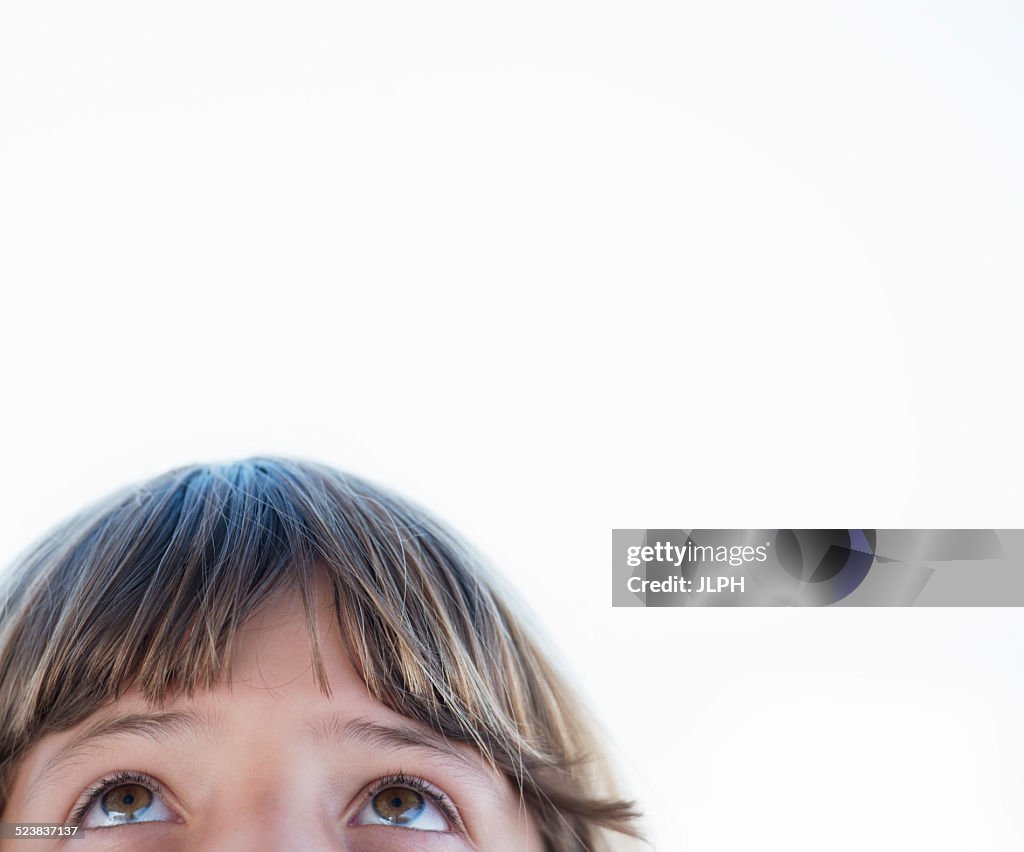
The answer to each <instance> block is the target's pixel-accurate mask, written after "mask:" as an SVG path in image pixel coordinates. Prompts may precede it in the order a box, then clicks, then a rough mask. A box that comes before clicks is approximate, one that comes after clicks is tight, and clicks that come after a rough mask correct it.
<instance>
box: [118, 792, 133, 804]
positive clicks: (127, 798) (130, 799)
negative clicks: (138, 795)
mask: <svg viewBox="0 0 1024 852" xmlns="http://www.w3.org/2000/svg"><path fill="white" fill-rule="evenodd" d="M121 801H122V802H124V803H125V804H126V805H130V804H131V803H132V802H134V801H135V797H134V796H133V795H132V794H131V793H128V794H127V795H126V796H125V797H124V798H123V799H122V800H121Z"/></svg>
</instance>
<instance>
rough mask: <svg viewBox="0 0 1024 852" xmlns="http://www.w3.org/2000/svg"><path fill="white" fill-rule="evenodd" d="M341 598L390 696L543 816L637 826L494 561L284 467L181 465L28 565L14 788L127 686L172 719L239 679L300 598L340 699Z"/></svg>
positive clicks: (351, 492) (365, 661)
mask: <svg viewBox="0 0 1024 852" xmlns="http://www.w3.org/2000/svg"><path fill="white" fill-rule="evenodd" d="M325 589H326V590H327V592H328V594H330V595H331V598H332V599H331V601H330V604H331V610H332V611H333V613H334V617H335V621H336V628H337V630H338V631H339V632H340V635H341V639H342V641H343V643H344V646H345V649H346V651H347V653H348V655H349V658H350V660H351V662H352V664H353V666H354V667H355V669H356V671H357V672H358V673H359V675H360V677H361V678H362V679H363V681H364V682H365V684H366V686H367V688H368V690H369V692H370V694H371V695H373V697H375V698H376V699H377V700H379V701H381V702H382V703H383V704H384V705H386V706H388V707H389V708H391V709H392V710H394V711H396V712H398V713H401V714H402V715H404V716H406V717H409V718H411V719H416V720H418V721H421V722H423V723H424V724H426V725H428V726H429V727H430V728H432V729H433V730H436V731H438V732H440V733H442V734H444V735H445V736H447V737H449V738H452V739H453V740H456V741H460V742H465V743H469V744H471V745H473V746H474V747H475V748H476V749H478V750H479V752H480V753H481V754H482V755H483V756H484V758H485V759H486V760H488V761H489V762H490V763H491V764H492V765H493V766H494V767H495V768H497V769H499V770H500V771H501V772H502V773H504V774H505V775H506V776H508V777H509V778H510V779H511V780H512V781H513V782H514V783H515V784H516V786H517V787H518V788H519V790H520V791H521V792H522V793H523V795H524V796H525V797H526V798H527V799H528V800H529V801H530V802H531V803H532V804H533V805H534V808H535V810H536V811H537V812H538V813H539V814H541V815H542V816H543V814H544V813H546V812H547V813H548V814H549V816H550V815H552V814H555V815H556V816H557V818H558V819H559V820H561V821H562V822H565V821H566V815H565V813H562V812H563V811H564V812H566V813H572V812H577V813H578V812H581V811H583V812H586V813H587V814H588V819H590V820H592V821H595V822H596V823H599V824H608V825H616V824H618V823H621V822H623V821H624V820H626V819H628V818H629V817H631V816H632V811H630V810H629V807H628V805H626V804H625V803H622V802H619V801H610V800H599V799H597V798H594V797H593V795H592V793H593V791H592V790H591V789H589V785H588V783H587V781H586V779H587V777H588V776H589V775H590V774H592V773H591V771H590V770H589V769H586V768H585V766H586V764H587V761H588V757H589V755H588V754H587V753H586V751H587V749H586V743H585V740H583V739H581V735H580V732H579V724H578V721H579V720H578V718H577V716H576V711H575V710H574V709H573V707H572V704H571V702H570V701H569V699H568V698H567V696H566V695H565V694H559V693H560V692H561V690H560V689H559V682H558V679H557V676H556V675H555V673H554V672H553V671H551V669H550V667H549V665H548V663H547V661H546V659H545V658H544V656H543V655H542V654H541V653H540V652H539V651H538V650H537V646H536V645H535V643H534V642H533V641H532V640H531V638H530V637H529V636H527V635H526V634H525V633H524V632H523V630H522V628H521V626H520V624H519V622H518V620H517V619H516V618H515V617H514V616H513V614H512V613H511V612H510V611H509V610H508V609H507V607H506V605H505V603H504V601H503V600H501V598H500V597H499V596H498V595H496V594H495V592H494V586H493V580H491V579H490V578H488V577H487V576H486V572H485V570H484V568H483V566H482V565H481V563H480V560H479V558H478V557H476V556H475V555H474V554H472V553H471V552H470V551H469V550H468V549H467V548H466V547H465V546H464V545H463V544H461V543H460V542H459V541H457V540H456V539H455V538H454V537H453V536H452V535H451V534H450V533H449V532H448V531H447V530H446V529H445V528H443V527H442V526H441V525H439V524H438V523H436V522H435V521H434V520H433V519H432V518H431V517H430V516H429V515H427V514H426V513H425V512H423V511H421V510H420V509H418V508H416V507H414V506H412V505H411V504H410V503H408V502H407V501H404V500H400V499H399V498H397V497H395V496H393V495H391V494H389V493H387V492H385V491H383V490H382V489H379V488H377V487H375V486H372V485H370V484H368V483H366V482H364V481H362V480H360V479H357V478H355V477H352V476H348V475H344V474H341V473H339V472H338V471H335V470H333V469H331V468H328V467H325V466H322V465H317V464H314V463H310V462H298V461H292V460H286V459H272V458H257V459H250V460H247V461H244V462H238V463H233V464H227V465H196V466H192V467H187V468H182V469H180V470H176V471H172V472H171V473H168V474H165V475H163V476H161V477H158V478H157V479H154V480H151V481H149V482H147V483H145V484H144V485H142V486H138V487H135V488H132V489H129V490H127V491H124V492H121V493H120V494H118V495H115V496H114V497H113V498H111V499H110V500H108V501H106V502H105V503H103V504H101V505H98V506H96V507H93V508H91V509H89V510H87V511H85V512H83V513H82V514H81V515H79V516H77V517H76V518H74V519H72V520H71V521H70V522H68V523H67V524H65V525H64V526H63V527H61V528H60V529H58V530H56V531H55V532H54V533H52V534H51V535H50V536H48V537H47V538H46V539H45V540H44V541H43V543H42V544H41V545H39V547H37V548H36V550H35V551H33V552H31V553H29V554H28V555H27V557H26V558H25V559H24V560H23V561H22V562H21V563H20V564H19V565H18V566H17V567H16V570H15V571H14V572H13V573H12V574H11V575H10V576H9V577H8V578H7V588H6V589H5V592H6V594H5V596H4V598H3V606H4V612H3V622H2V632H0V748H2V759H3V762H4V763H3V768H4V770H5V771H4V772H3V778H4V779H5V780H7V779H9V777H10V774H11V772H10V769H11V767H12V766H13V764H14V762H15V761H16V760H17V759H18V757H19V756H20V755H21V754H22V753H24V751H25V750H26V749H27V748H28V747H30V746H31V745H32V744H33V743H34V742H35V741H37V740H38V739H39V738H40V737H42V736H44V735H46V734H47V733H50V732H54V731H59V730H63V729H66V728H69V727H72V726H73V725H76V724H78V723H79V722H81V721H82V720H84V719H85V718H87V717H88V716H89V715H91V714H92V713H94V712H95V711H96V710H98V709H100V708H101V707H103V706H104V705H105V704H107V703H109V702H110V701H113V700H115V699H116V698H118V697H119V696H121V695H123V694H124V693H126V692H128V691H130V690H138V691H139V692H140V693H141V694H142V695H143V696H144V697H145V698H146V699H147V700H148V701H150V702H151V703H153V704H157V705H158V704H160V703H162V702H164V701H166V700H168V699H169V698H171V697H174V696H177V695H192V694H194V693H195V692H196V691H198V690H205V689H210V688H212V687H214V686H215V685H216V684H218V683H219V682H223V681H224V680H225V679H226V678H227V676H228V669H229V666H230V649H231V647H232V644H233V640H234V637H235V636H236V634H237V632H238V630H239V628H240V627H241V626H242V625H243V624H245V623H246V622H247V621H248V620H249V619H250V618H251V617H252V616H253V615H254V614H255V613H256V612H257V611H259V610H260V609H261V608H262V607H264V606H266V605H268V603H270V602H271V601H273V600H275V599H276V598H277V597H279V596H280V595H283V594H286V593H289V592H291V593H294V592H297V593H298V594H299V596H300V598H301V600H302V603H303V608H304V610H305V614H306V621H307V627H308V631H309V638H310V657H311V662H312V668H313V674H314V676H315V678H316V680H317V683H318V685H319V686H320V688H321V689H322V690H323V691H324V692H325V693H327V694H329V693H330V683H329V682H328V680H327V677H326V675H325V672H324V666H323V662H322V659H321V653H320V648H319V646H318V640H317V635H318V629H319V628H320V626H319V625H318V624H317V617H318V615H317V613H318V611H321V612H322V610H321V609H320V608H319V604H320V603H322V601H318V599H317V598H318V595H319V596H321V597H322V595H323V594H324V590H325ZM15 690H16V693H17V694H15ZM549 829H550V831H549V833H551V832H553V831H555V829H554V828H551V827H550V826H549ZM572 834H573V835H577V836H578V835H579V834H580V832H579V830H577V828H573V829H572ZM552 836H554V835H552ZM552 848H559V849H561V848H566V849H569V848H575V847H572V846H557V847H555V846H552ZM580 848H583V847H580ZM586 848H589V847H586Z"/></svg>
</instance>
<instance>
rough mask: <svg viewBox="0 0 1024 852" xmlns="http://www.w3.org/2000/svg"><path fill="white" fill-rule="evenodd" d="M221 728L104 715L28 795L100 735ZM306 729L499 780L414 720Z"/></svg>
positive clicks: (178, 716)
mask: <svg viewBox="0 0 1024 852" xmlns="http://www.w3.org/2000/svg"><path fill="white" fill-rule="evenodd" d="M216 727H217V720H216V719H215V718H214V717H212V716H210V715H208V714H204V713H200V712H198V711H195V710H182V711H167V712H156V713H130V714H127V715H121V716H111V717H108V718H104V719H99V720H97V721H96V722H94V723H93V724H92V725H90V726H89V727H87V728H86V729H85V730H84V731H82V732H81V733H80V734H78V735H77V736H76V737H75V738H74V739H73V740H72V741H71V742H70V743H68V744H67V745H66V746H65V747H64V748H62V749H61V750H60V751H59V752H58V753H57V754H55V755H54V756H53V757H51V758H50V759H49V760H48V761H46V763H45V764H43V767H42V769H40V770H39V772H38V773H36V776H35V778H33V779H32V781H31V782H30V783H29V785H28V789H27V790H26V793H25V800H26V801H31V800H32V799H33V798H34V797H35V796H37V795H38V794H39V793H40V792H41V789H42V787H43V785H44V783H45V782H47V781H50V780H53V778H54V777H55V776H57V775H59V773H60V770H61V769H64V768H65V767H67V766H69V765H71V764H73V763H74V762H75V760H77V759H78V758H81V757H83V756H84V755H86V754H87V753H88V752H89V751H91V750H92V749H94V748H95V747H96V746H97V744H98V742H99V741H100V740H104V739H108V738H110V737H116V736H123V735H129V736H142V737H146V738H148V739H151V740H154V741H156V742H164V741H166V740H168V739H173V738H174V737H178V736H182V735H184V734H210V733H212V732H214V730H215V728H216ZM306 729H307V730H308V731H309V733H310V734H311V735H312V737H313V741H314V742H315V743H318V744H322V745H326V744H329V743H340V744H348V743H362V744H364V745H369V746H374V747H376V748H380V749H385V750H388V751H404V750H410V749H411V750H416V751H421V752H425V753H427V754H428V755H432V756H434V757H441V758H442V759H444V761H445V762H446V763H448V764H450V765H453V766H456V767H461V768H463V769H466V770H468V771H469V772H470V773H471V774H472V775H473V776H475V778H476V779H477V780H479V781H481V782H485V783H486V784H487V785H490V784H492V783H493V780H494V779H493V778H492V777H490V776H489V775H488V773H487V772H486V771H484V768H483V766H482V765H480V764H478V763H477V762H475V761H473V760H471V759H470V758H469V757H468V756H467V755H466V754H465V753H464V752H462V751H460V750H459V749H457V748H456V747H455V746H454V745H453V744H452V743H451V742H450V741H449V740H448V739H446V738H445V737H443V736H441V735H440V734H435V733H433V732H430V731H425V730H421V729H419V728H414V727H411V726H409V725H384V724H381V723H379V722H373V721H371V720H369V719H366V718H355V719H349V718H346V717H345V716H343V715H342V714H340V713H333V714H330V715H328V716H325V717H324V718H322V719H318V720H316V721H310V722H307V723H306Z"/></svg>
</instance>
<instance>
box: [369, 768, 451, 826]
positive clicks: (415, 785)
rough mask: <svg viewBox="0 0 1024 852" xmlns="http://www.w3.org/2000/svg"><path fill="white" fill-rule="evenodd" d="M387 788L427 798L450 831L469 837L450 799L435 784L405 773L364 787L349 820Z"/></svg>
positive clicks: (395, 773) (387, 776) (390, 775)
mask: <svg viewBox="0 0 1024 852" xmlns="http://www.w3.org/2000/svg"><path fill="white" fill-rule="evenodd" d="M388 787H409V788H411V789H413V790H416V791H417V792H418V793H421V794H422V795H424V796H427V797H428V798H429V799H430V800H431V801H432V802H433V803H434V804H435V805H436V806H437V807H438V809H439V810H440V811H441V813H442V815H443V816H444V818H445V819H446V820H447V821H448V822H449V824H450V825H451V828H452V831H453V832H456V833H458V834H461V835H463V836H464V837H467V838H468V837H469V832H468V831H467V829H466V823H465V822H464V821H463V819H462V814H460V813H459V809H458V808H457V807H456V806H455V802H453V801H452V800H451V797H450V796H448V794H447V793H445V792H444V790H442V789H441V788H440V787H438V786H437V785H436V784H433V783H431V782H430V781H427V779H425V778H421V777H420V776H418V775H409V774H407V773H405V772H400V771H399V772H389V773H388V774H387V775H383V776H381V777H380V778H378V779H376V780H375V781H373V782H371V783H370V784H368V785H367V786H366V788H365V789H364V790H363V792H362V793H360V794H359V797H358V801H357V804H356V806H355V810H354V813H353V816H352V817H350V819H355V816H356V815H357V814H358V813H359V811H360V809H361V808H362V807H363V805H364V804H365V803H366V802H368V801H369V800H371V799H373V797H374V796H376V795H377V794H378V793H380V792H381V791H382V790H386V789H387V788H388Z"/></svg>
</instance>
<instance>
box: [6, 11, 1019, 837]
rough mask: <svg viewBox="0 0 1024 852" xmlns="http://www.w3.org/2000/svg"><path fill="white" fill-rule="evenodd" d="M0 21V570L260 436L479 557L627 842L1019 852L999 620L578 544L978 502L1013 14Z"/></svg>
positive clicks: (1010, 166)
mask: <svg viewBox="0 0 1024 852" xmlns="http://www.w3.org/2000/svg"><path fill="white" fill-rule="evenodd" d="M0 14H2V17H0V146H2V147H0V152H2V161H0V276H2V278H0V280H2V286H3V288H4V310H3V314H2V319H0V323H2V327H0V356H2V364H3V378H2V381H3V388H2V396H0V402H2V405H3V420H2V430H3V432H2V439H3V440H2V443H0V470H2V476H3V487H2V488H0V501H2V505H0V517H2V518H3V519H4V520H3V525H2V530H0V533H2V541H0V556H2V557H3V559H4V561H5V562H7V561H9V560H10V559H11V558H13V556H14V555H15V554H16V553H17V552H18V551H20V550H21V549H22V548H23V547H24V546H25V545H27V544H28V543H29V542H30V541H31V540H32V539H34V538H35V537H36V536H38V535H40V534H41V533H42V532H43V531H44V530H45V529H46V528H47V527H49V526H50V525H51V524H52V523H54V522H55V521H57V520H58V519H60V518H61V517H63V516H64V515H65V514H67V513H68V512H70V511H72V510H73V509H75V508H77V507H78V506H80V505H81V504H82V503H83V502H85V501H87V500H90V499H92V498H95V497H98V496H100V495H102V494H104V493H106V492H107V491H109V490H111V489H113V488H115V487H117V486H120V485H122V484H124V483H126V482H128V481H132V480H135V479H138V478H140V477H144V476H148V475H151V474H155V473H157V472H160V471H162V470H164V469H165V468H167V467H170V466H172V465H175V464H180V463H185V462H189V461H195V460H211V459H219V458H230V457H237V456H243V455H247V454H251V453H256V452H260V453H266V452H274V453H289V454H297V455H302V456H308V457H314V458H318V459H321V460H324V461H327V462H330V463H333V464H335V465H337V466H339V467H342V468H345V469H348V470H350V471H353V472H356V473H359V474H362V475H365V476H369V477H371V478H373V479H376V480H378V481H380V482H382V483H384V484H387V485H390V486H392V487H394V488H396V489H398V490H399V491H402V492H404V493H406V494H408V495H410V496H412V497H414V498H416V499H417V500H419V501H421V502H422V503H424V504H426V505H427V506H429V507H431V508H432V509H433V510H434V511H435V512H436V513H437V514H439V515H440V516H441V517H443V518H445V519H447V520H448V521H450V522H451V523H452V524H453V525H454V526H456V527H457V528H459V529H460V530H461V531H462V532H464V533H465V534H466V535H467V536H468V537H469V538H470V539H471V540H473V541H474V542H475V543H476V544H477V545H478V546H480V547H481V548H482V549H483V550H484V551H486V552H487V553H488V554H489V555H490V556H491V557H492V558H493V559H494V561H495V562H496V563H498V565H499V566H500V567H501V568H502V570H503V571H504V573H506V574H507V575H508V576H509V577H510V578H511V580H512V582H513V583H514V584H515V585H516V587H517V588H518V589H519V590H520V592H521V594H522V596H523V597H524V598H526V599H527V600H528V602H529V603H530V604H532V605H533V606H534V608H535V609H536V610H537V612H538V617H539V620H540V621H541V622H542V623H543V624H544V625H545V627H546V629H547V631H548V633H549V635H550V636H551V638H552V646H553V648H555V649H556V650H557V653H558V654H559V655H560V656H561V657H562V658H563V659H564V660H566V663H567V665H568V666H569V667H570V668H571V670H572V671H573V673H574V676H575V678H576V680H577V681H578V682H579V683H580V684H581V686H582V688H583V689H584V690H585V692H586V694H587V695H588V697H589V699H590V701H591V703H592V705H593V706H594V708H595V710H596V711H597V712H598V714H599V715H600V716H601V717H602V719H603V720H604V722H605V724H606V727H607V729H608V730H609V731H610V736H611V740H612V741H613V742H614V750H615V752H616V754H618V756H619V759H620V760H621V762H622V764H623V766H624V770H623V772H624V778H625V779H626V780H627V781H628V783H629V784H630V785H632V789H633V791H634V792H635V793H636V794H637V795H638V796H639V798H640V801H641V802H642V804H643V805H644V806H645V808H646V810H647V811H648V812H649V814H650V823H649V826H650V832H651V835H652V837H653V838H654V839H655V840H656V842H657V848H659V849H666V850H700V852H717V851H718V850H745V849H754V848H756V849H766V850H776V849H778V850H782V849H785V850H788V852H798V851H802V850H807V851H808V852H810V850H815V852H817V850H821V849H830V850H847V849H849V850H855V849H856V850H860V849H864V848H872V849H881V850H906V849H950V850H952V849H963V848H968V847H969V848H974V849H986V850H1011V849H1019V848H1021V847H1022V846H1024V824H1022V823H1024V821H1022V818H1021V816H1020V811H1019V802H1020V801H1021V800H1022V798H1024V734H1022V732H1021V729H1020V724H1019V719H1020V718H1021V716H1022V715H1024V674H1022V666H1021V662H1022V656H1024V655H1022V640H1024V627H1022V625H1021V618H1020V615H1019V612H1018V611H1017V610H1009V609H1007V610H996V611H972V610H945V611H943V610H897V611H871V610H864V611H842V610H838V611H834V610H814V611H793V612H790V611H785V610H764V611H750V612H747V611H740V610H734V611H713V610H706V611H691V610H650V611H647V610H612V609H611V607H610V605H609V602H610V596H611V590H610V586H609V582H610V581H609V574H610V569H609V550H610V529H611V528H612V527H758V528H765V527H814V526H822V527H855V526H859V527H874V526H877V527H942V526H979V527H1001V526H1020V525H1021V516H1020V510H1019V509H1020V498H1021V492H1022V487H1021V482H1022V473H1024V463H1022V454H1021V442H1020V438H1019V435H1020V432H1021V417H1020V414H1021V411H1020V403H1019V398H1020V369H1019V365H1020V356H1021V352H1020V348H1021V347H1020V340H1019V338H1020V324H1021V322H1020V316H1021V314H1020V311H1021V297H1020V294H1019V284H1020V282H1021V280H1022V274H1021V273H1022V271H1024V259H1022V253H1021V233H1022V226H1024V216H1022V212H1024V202H1022V199H1024V192H1022V190H1024V174H1022V167H1021V163H1022V159H1021V157H1020V151H1021V150H1024V120H1022V119H1024V107H1022V100H1021V97H1020V92H1021V90H1022V84H1024V61H1022V56H1024V51H1022V50H1021V42H1022V35H1024V12H1022V8H1021V6H1020V5H1019V4H1014V3H1011V2H1003V3H997V2H971V3H967V2H963V3H948V2H944V3H938V2H933V3H923V2H920V3H909V2H884V3H882V2H869V3H821V2H805V3H794V2H786V3H745V4H744V3H718V2H714V3H713V2H705V3H697V4H694V3H625V2H616V3H608V2H588V3H563V2H556V0H546V2H543V3H529V2H519V3H504V4H488V3H469V2H466V3H445V2H438V3H387V2H382V3H359V4H356V3H320V4H313V3H296V2H291V3H276V4H274V3H262V2H246V3H240V2H238V3H217V2H202V3H187V2H179V3H162V4H153V3H131V2H124V3H102V2H96V3H38V2H31V3H30V2H8V3H5V4H4V6H3V11H2V13H0Z"/></svg>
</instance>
